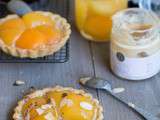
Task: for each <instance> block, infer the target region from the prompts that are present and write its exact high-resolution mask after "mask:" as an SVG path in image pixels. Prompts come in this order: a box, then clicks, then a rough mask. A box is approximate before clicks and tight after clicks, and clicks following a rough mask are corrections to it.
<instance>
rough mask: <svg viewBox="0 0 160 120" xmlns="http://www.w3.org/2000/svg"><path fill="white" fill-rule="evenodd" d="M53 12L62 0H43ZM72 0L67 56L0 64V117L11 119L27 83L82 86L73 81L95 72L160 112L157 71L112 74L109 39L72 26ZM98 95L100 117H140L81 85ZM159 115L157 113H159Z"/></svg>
mask: <svg viewBox="0 0 160 120" xmlns="http://www.w3.org/2000/svg"><path fill="white" fill-rule="evenodd" d="M47 1H48V2H49V7H48V9H50V10H51V11H53V12H57V13H60V14H61V15H62V16H63V12H64V11H66V10H67V9H65V7H64V6H63V7H62V4H63V2H66V1H65V0H47ZM73 2H74V0H70V16H69V21H70V23H71V24H72V35H71V41H70V60H69V61H68V62H67V63H63V64H38V63H37V64H0V68H1V69H0V120H12V114H13V108H14V107H15V106H16V104H17V101H18V100H20V99H21V98H22V96H23V93H24V91H27V90H28V89H29V88H30V87H31V86H34V87H36V88H37V89H39V88H43V87H49V86H55V85H62V86H71V87H74V88H82V87H81V86H79V84H78V83H77V80H78V79H79V77H81V76H94V75H96V76H99V77H102V78H105V79H107V80H109V81H110V82H111V83H112V84H113V86H114V87H124V88H125V89H126V90H125V92H124V93H121V94H119V96H120V97H122V98H124V99H126V100H128V101H132V102H134V103H136V104H137V105H139V106H141V107H143V108H145V109H146V110H148V111H151V112H152V113H153V114H156V115H157V114H158V113H160V87H159V86H160V80H159V79H160V74H158V75H157V76H155V77H153V78H151V79H149V80H146V81H141V82H131V81H126V80H121V79H119V78H117V77H115V76H114V75H113V74H112V73H111V72H110V70H109V43H90V42H88V41H87V40H85V39H84V38H83V37H81V35H80V34H79V32H78V31H77V29H76V28H75V26H74V21H73V20H74V12H73V11H74V3H73ZM15 80H24V81H25V82H26V84H25V85H23V86H19V87H16V86H13V83H14V82H15ZM83 89H85V90H86V91H88V92H91V93H92V94H93V95H94V96H95V97H98V98H99V100H100V101H101V103H102V105H103V107H104V116H105V119H104V120H143V119H142V118H141V117H140V116H138V115H137V114H136V113H134V112H133V111H132V110H130V109H128V108H126V107H125V106H124V105H123V104H121V103H119V102H117V101H116V100H114V99H113V98H112V97H111V96H109V95H108V94H107V93H105V92H104V91H98V92H96V91H95V90H91V89H86V88H83ZM159 116H160V115H159Z"/></svg>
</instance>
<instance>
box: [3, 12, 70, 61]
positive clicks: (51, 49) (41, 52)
mask: <svg viewBox="0 0 160 120" xmlns="http://www.w3.org/2000/svg"><path fill="white" fill-rule="evenodd" d="M36 12H39V13H42V14H44V15H46V16H47V15H50V16H51V18H52V19H54V21H55V23H57V24H59V25H60V27H61V29H63V31H62V33H63V36H62V38H61V40H59V41H58V42H56V43H55V44H53V45H51V46H47V47H46V48H44V49H37V50H28V49H21V48H17V47H15V46H9V45H6V44H5V43H4V42H3V40H2V39H1V38H0V48H1V49H2V51H4V52H5V53H7V54H10V55H12V56H15V57H20V58H38V57H44V56H47V55H51V54H53V53H55V52H57V51H58V50H60V49H61V48H62V47H63V46H64V45H65V44H66V42H67V40H68V39H69V37H70V34H71V29H70V24H69V23H68V22H67V20H66V19H65V18H63V17H61V16H60V15H58V14H54V13H51V12H42V11H36ZM16 17H18V16H17V15H8V16H6V17H5V18H2V19H0V23H1V22H4V21H5V20H8V19H11V18H16Z"/></svg>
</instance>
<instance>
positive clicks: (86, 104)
mask: <svg viewBox="0 0 160 120" xmlns="http://www.w3.org/2000/svg"><path fill="white" fill-rule="evenodd" d="M80 106H81V108H83V109H86V110H92V109H93V106H92V105H91V104H90V103H87V102H81V103H80Z"/></svg>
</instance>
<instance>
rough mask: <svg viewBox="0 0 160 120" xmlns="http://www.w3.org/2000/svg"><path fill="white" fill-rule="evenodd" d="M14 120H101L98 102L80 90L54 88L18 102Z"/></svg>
mask: <svg viewBox="0 0 160 120" xmlns="http://www.w3.org/2000/svg"><path fill="white" fill-rule="evenodd" d="M13 119H14V120H103V109H102V107H101V106H100V104H99V102H98V100H96V99H94V98H93V97H92V96H91V95H90V94H88V93H85V92H84V91H82V90H77V89H73V88H64V87H60V86H56V87H54V88H45V89H43V90H37V91H35V92H33V93H31V94H29V95H27V96H25V97H24V99H23V100H21V101H19V102H18V106H17V107H16V108H15V113H14V115H13Z"/></svg>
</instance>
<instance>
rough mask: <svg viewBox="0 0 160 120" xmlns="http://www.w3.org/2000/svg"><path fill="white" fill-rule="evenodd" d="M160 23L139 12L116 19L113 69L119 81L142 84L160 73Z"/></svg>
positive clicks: (125, 12) (130, 11)
mask: <svg viewBox="0 0 160 120" xmlns="http://www.w3.org/2000/svg"><path fill="white" fill-rule="evenodd" d="M159 24H160V20H159V18H158V17H157V16H156V14H155V13H153V12H151V11H147V10H144V9H140V8H131V9H126V10H123V11H121V12H118V13H116V14H115V15H114V16H113V28H112V37H111V55H110V59H111V60H110V61H111V69H112V71H113V72H114V73H115V74H116V75H117V76H119V77H122V78H125V79H130V80H143V79H147V78H150V77H152V76H154V75H155V74H157V73H158V72H159V70H160V30H159Z"/></svg>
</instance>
